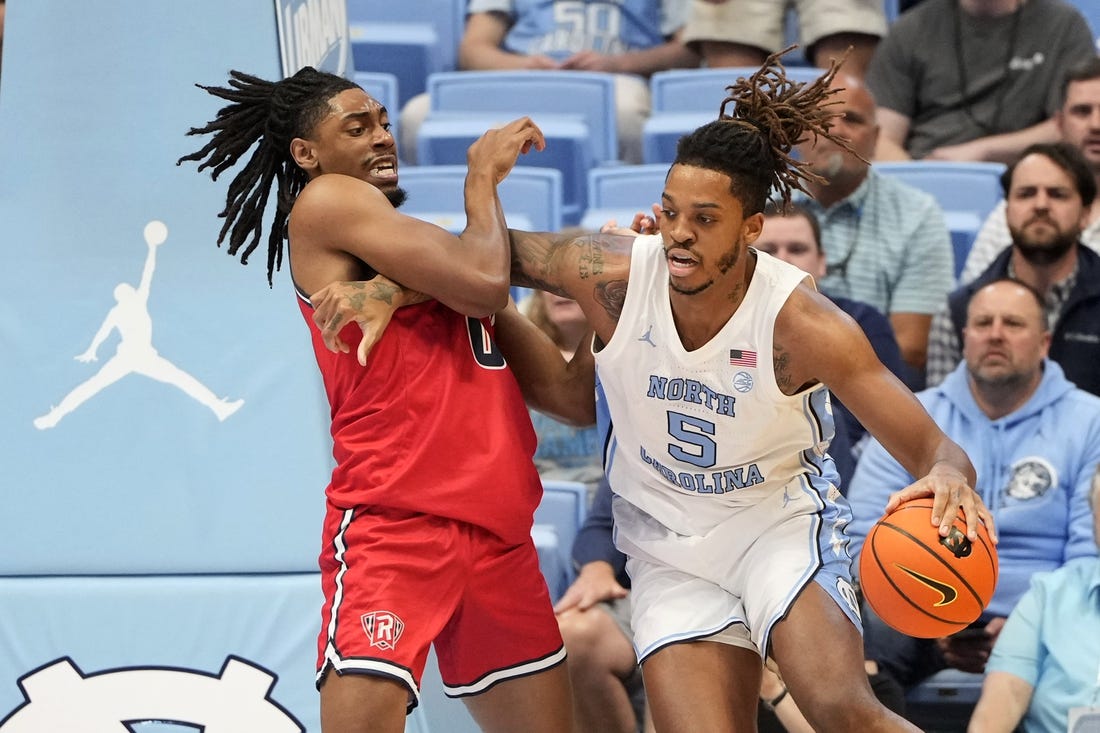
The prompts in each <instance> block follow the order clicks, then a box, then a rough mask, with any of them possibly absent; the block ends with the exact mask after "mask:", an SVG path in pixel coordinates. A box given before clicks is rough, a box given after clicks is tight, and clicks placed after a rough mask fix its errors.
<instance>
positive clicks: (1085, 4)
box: [1069, 0, 1100, 53]
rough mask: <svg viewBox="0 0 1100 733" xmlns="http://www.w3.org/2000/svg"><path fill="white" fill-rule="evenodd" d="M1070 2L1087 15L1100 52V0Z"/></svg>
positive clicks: (1074, 0) (1072, 0)
mask: <svg viewBox="0 0 1100 733" xmlns="http://www.w3.org/2000/svg"><path fill="white" fill-rule="evenodd" d="M1069 4H1070V5H1072V6H1073V7H1075V8H1077V10H1078V11H1080V13H1081V15H1083V16H1085V20H1087V21H1088V24H1089V27H1090V28H1091V29H1092V37H1093V38H1095V39H1096V52H1097V53H1100V0H1070V3H1069Z"/></svg>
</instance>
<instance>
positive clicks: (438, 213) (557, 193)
mask: <svg viewBox="0 0 1100 733" xmlns="http://www.w3.org/2000/svg"><path fill="white" fill-rule="evenodd" d="M398 180H399V182H400V184H401V187H402V188H404V189H405V190H406V191H407V192H408V194H409V198H408V201H407V202H406V203H405V205H404V206H402V208H401V210H402V211H404V212H405V213H407V214H411V215H413V216H416V217H417V218H419V219H425V220H426V221H430V222H432V223H434V224H437V225H438V226H441V227H443V228H444V229H447V230H448V231H451V232H455V233H458V232H461V231H462V230H463V228H465V226H466V207H465V198H464V195H463V191H464V187H465V180H466V166H463V165H421V166H408V167H405V168H401V169H399V173H398ZM561 190H562V187H561V173H560V172H559V171H557V170H555V169H553V168H534V167H530V166H523V167H519V166H517V167H516V168H513V169H512V172H511V173H509V174H508V177H507V178H505V179H504V181H503V182H502V183H501V184H500V186H498V187H497V191H498V192H499V194H500V203H501V205H502V206H503V208H504V216H505V217H506V218H507V220H508V226H510V227H512V228H513V229H523V230H525V231H536V232H555V231H558V230H559V229H561V226H562V210H561V209H562V204H561V196H562V192H561Z"/></svg>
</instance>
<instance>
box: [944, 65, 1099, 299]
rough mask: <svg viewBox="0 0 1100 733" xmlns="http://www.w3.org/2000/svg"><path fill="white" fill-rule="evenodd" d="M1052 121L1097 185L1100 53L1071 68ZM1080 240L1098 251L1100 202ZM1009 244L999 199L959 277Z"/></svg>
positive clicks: (965, 278) (969, 276)
mask: <svg viewBox="0 0 1100 733" xmlns="http://www.w3.org/2000/svg"><path fill="white" fill-rule="evenodd" d="M1054 124H1055V125H1056V126H1057V128H1058V134H1059V135H1060V136H1061V138H1062V140H1063V141H1064V142H1067V143H1069V144H1070V145H1072V146H1074V147H1075V148H1077V149H1078V150H1080V151H1081V155H1082V156H1084V158H1085V161H1086V162H1087V163H1088V164H1089V168H1090V169H1091V170H1092V177H1093V179H1095V180H1096V182H1097V185H1098V186H1100V57H1095V56H1094V57H1093V58H1090V59H1089V60H1087V61H1085V62H1083V63H1081V64H1078V65H1077V66H1075V67H1073V68H1072V69H1070V71H1069V73H1068V74H1067V75H1066V81H1065V83H1064V84H1063V86H1062V106H1061V108H1059V110H1058V111H1057V112H1055V113H1054ZM1081 243H1082V244H1084V245H1086V246H1088V247H1089V248H1091V249H1093V250H1095V251H1098V252H1100V204H1097V203H1096V201H1093V202H1092V206H1091V207H1089V211H1088V215H1087V222H1086V225H1085V229H1084V231H1082V232H1081ZM1011 246H1012V235H1011V234H1010V233H1009V231H1008V222H1007V221H1006V220H1005V202H1004V200H1002V201H1001V202H1000V203H999V204H997V207H996V208H995V209H993V211H992V212H990V214H989V216H988V217H987V218H986V220H985V224H984V225H982V229H981V231H980V232H978V236H977V238H975V240H974V244H973V246H972V247H971V248H970V254H969V255H968V256H967V258H966V266H965V267H964V268H963V271H962V275H961V277H960V278H959V279H960V281H962V282H964V283H967V282H970V281H971V280H973V279H974V278H976V277H978V275H980V274H982V271H983V270H985V268H987V267H989V265H990V263H992V262H993V260H994V259H996V258H997V255H999V254H1000V253H1001V252H1003V251H1004V250H1006V249H1008V248H1009V247H1011Z"/></svg>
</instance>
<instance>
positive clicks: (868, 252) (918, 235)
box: [799, 76, 954, 389]
mask: <svg viewBox="0 0 1100 733" xmlns="http://www.w3.org/2000/svg"><path fill="white" fill-rule="evenodd" d="M833 86H834V87H839V88H841V89H842V90H841V91H839V92H838V93H837V94H836V96H835V97H834V98H833V99H835V100H836V104H835V106H834V107H833V109H834V110H835V111H837V112H839V113H840V114H841V116H840V117H838V118H836V120H835V121H834V123H833V125H834V127H833V130H834V132H836V133H837V134H838V135H840V136H841V137H844V138H847V139H849V140H851V145H852V149H853V150H854V151H855V152H856V153H858V155H853V154H852V153H850V152H848V151H846V150H844V149H843V148H841V147H840V146H839V145H837V144H835V143H833V142H831V141H829V140H826V139H824V138H818V139H816V140H814V139H812V138H811V139H810V140H808V141H807V142H804V143H803V144H802V145H801V146H800V149H799V154H800V155H801V156H802V158H803V160H806V161H808V162H809V163H810V164H811V165H812V166H813V168H812V170H813V172H814V173H816V174H817V175H818V176H820V177H821V180H820V181H810V182H808V183H807V186H806V188H807V191H808V193H809V194H810V195H811V196H812V197H813V199H811V200H808V201H806V202H805V204H806V206H807V208H809V209H810V210H811V211H812V212H813V213H814V214H815V215H816V216H817V218H818V221H819V222H820V223H821V244H822V246H823V247H824V248H825V257H826V274H825V277H824V278H822V279H821V280H820V281H819V282H818V287H820V288H821V290H822V292H824V293H826V294H827V295H830V296H834V297H842V298H851V299H853V300H858V301H862V302H864V303H867V304H869V305H871V306H873V307H874V308H876V309H878V310H879V311H881V312H883V313H885V314H886V315H887V316H888V317H889V318H890V325H891V326H893V328H894V334H895V336H896V337H897V341H898V347H899V348H900V349H901V356H902V359H903V360H904V361H905V363H906V364H907V365H908V366H909V368H910V374H908V375H905V376H906V378H905V381H906V382H907V383H908V384H909V386H910V387H911V388H914V389H916V388H918V387H920V386H923V385H922V382H923V370H924V362H925V356H926V353H927V349H928V328H929V326H930V325H931V323H932V315H933V314H934V313H936V311H937V310H938V309H939V308H940V306H941V305H942V304H943V301H944V298H945V297H946V296H947V293H948V292H950V290H951V288H952V287H953V286H954V253H953V250H952V248H951V236H950V234H948V231H947V225H946V224H945V223H944V218H943V212H942V211H941V210H940V207H939V205H938V204H937V203H936V201H935V200H934V199H933V198H932V197H931V196H930V195H929V194H926V193H924V192H923V191H919V190H917V189H916V188H913V187H912V186H910V185H908V184H906V183H903V182H901V181H900V180H897V179H895V178H892V177H890V176H883V175H879V174H878V173H877V172H875V171H874V170H873V169H872V168H871V165H870V163H869V162H868V161H870V160H871V158H872V156H873V155H874V152H875V145H876V144H877V142H878V137H879V126H878V121H877V109H876V107H875V100H874V98H873V97H872V96H871V93H870V92H869V91H868V90H867V88H866V87H865V86H863V84H862V83H860V82H859V81H858V80H857V79H855V78H853V77H850V76H845V77H837V79H836V80H834V82H833Z"/></svg>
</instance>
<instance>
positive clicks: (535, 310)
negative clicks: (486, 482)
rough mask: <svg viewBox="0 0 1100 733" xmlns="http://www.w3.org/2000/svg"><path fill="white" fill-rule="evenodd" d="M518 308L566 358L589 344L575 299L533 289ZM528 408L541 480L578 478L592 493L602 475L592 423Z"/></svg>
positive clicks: (599, 447)
mask: <svg viewBox="0 0 1100 733" xmlns="http://www.w3.org/2000/svg"><path fill="white" fill-rule="evenodd" d="M520 310H521V311H522V312H523V313H524V314H526V315H527V317H528V318H530V319H531V321H532V322H533V323H534V324H535V325H536V326H538V327H539V328H540V329H541V330H542V332H543V333H545V334H546V335H547V336H548V337H549V338H550V340H551V341H553V342H554V344H555V345H556V346H557V347H558V349H560V350H561V354H562V356H563V357H564V358H565V360H566V361H569V360H571V359H572V358H573V355H574V354H575V353H576V352H577V349H587V348H590V344H591V341H592V339H591V334H592V332H591V331H590V330H589V328H588V321H586V320H585V318H584V312H583V311H582V310H581V308H580V306H579V305H577V301H575V300H572V299H571V298H563V297H561V296H560V295H554V294H553V293H548V292H546V291H544V290H536V291H534V292H532V293H531V295H530V296H528V297H527V298H525V299H524V300H523V301H522V302H521V303H520ZM586 336H587V338H586ZM530 412H531V424H532V425H534V427H535V435H536V436H537V437H538V441H539V442H538V447H537V448H536V449H535V467H536V468H537V469H538V470H539V475H540V476H542V478H543V480H558V481H580V482H582V483H584V484H585V485H586V486H588V488H589V491H590V492H591V493H592V494H594V493H595V491H596V486H597V484H598V483H599V481H600V479H602V478H603V461H602V457H601V455H600V449H601V447H602V446H601V443H600V438H599V431H598V430H597V429H596V426H594V425H592V426H589V427H576V426H575V425H572V424H569V423H565V422H562V421H560V420H558V419H556V418H554V417H552V416H550V415H547V414H546V413H544V412H540V411H538V410H534V409H532V410H531V411H530Z"/></svg>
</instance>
